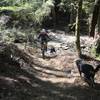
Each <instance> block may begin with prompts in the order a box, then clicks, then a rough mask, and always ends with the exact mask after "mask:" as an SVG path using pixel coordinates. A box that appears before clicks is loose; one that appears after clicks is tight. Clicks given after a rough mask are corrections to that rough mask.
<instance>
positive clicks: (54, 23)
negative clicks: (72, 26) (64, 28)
mask: <svg viewBox="0 0 100 100" xmlns="http://www.w3.org/2000/svg"><path fill="white" fill-rule="evenodd" d="M52 16H53V27H54V29H55V28H56V12H55V7H53V8H52Z"/></svg>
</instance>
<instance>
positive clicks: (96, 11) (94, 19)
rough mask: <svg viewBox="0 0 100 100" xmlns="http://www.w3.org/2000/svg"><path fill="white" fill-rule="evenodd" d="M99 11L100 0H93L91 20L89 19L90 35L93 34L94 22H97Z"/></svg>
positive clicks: (92, 35)
mask: <svg viewBox="0 0 100 100" xmlns="http://www.w3.org/2000/svg"><path fill="white" fill-rule="evenodd" d="M99 13H100V0H95V5H94V10H93V15H92V21H91V27H90V36H91V37H94V36H95V27H96V24H97V23H98V18H99ZM99 19H100V18H99Z"/></svg>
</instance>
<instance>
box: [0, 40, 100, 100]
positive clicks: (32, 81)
mask: <svg viewBox="0 0 100 100" xmlns="http://www.w3.org/2000/svg"><path fill="white" fill-rule="evenodd" d="M74 41H75V40H74ZM54 43H55V41H54ZM56 43H57V44H59V43H60V42H56ZM61 44H62V43H61ZM68 44H69V43H68ZM72 44H73V42H72ZM72 44H70V45H69V46H68V48H69V49H65V47H64V45H63V48H62V47H61V48H60V50H59V49H58V48H56V49H57V56H56V57H54V58H47V59H42V57H41V52H40V50H36V49H35V50H36V51H35V50H34V48H31V50H30V52H28V49H29V48H27V49H26V50H23V45H19V44H18V45H17V46H18V48H15V49H14V51H13V53H14V54H15V55H17V57H20V58H22V59H20V61H19V62H20V64H19V63H17V62H16V63H15V62H13V61H11V60H9V61H7V60H6V59H4V58H3V57H2V58H0V59H1V60H2V61H1V60H0V69H1V70H0V100H85V99H86V100H100V83H99V82H100V77H99V76H100V73H98V74H97V75H96V81H97V86H96V88H95V89H91V88H89V87H88V86H87V85H86V84H84V82H83V81H82V80H81V79H80V77H79V73H78V71H77V69H76V67H75V64H74V60H75V59H76V58H77V56H76V51H74V50H73V46H71V45H72ZM50 45H51V44H50ZM55 46H56V45H55ZM57 46H58V45H57ZM61 46H62V45H61ZM70 46H71V47H70ZM13 48H14V46H13ZM18 50H19V52H17V51H18ZM23 55H24V56H23ZM10 61H11V62H10ZM90 63H91V64H92V63H94V61H90Z"/></svg>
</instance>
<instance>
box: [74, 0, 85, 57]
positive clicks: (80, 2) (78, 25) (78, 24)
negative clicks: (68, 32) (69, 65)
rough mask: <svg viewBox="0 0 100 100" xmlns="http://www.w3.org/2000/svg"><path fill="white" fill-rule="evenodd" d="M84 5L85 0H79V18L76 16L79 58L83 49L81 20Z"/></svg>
mask: <svg viewBox="0 0 100 100" xmlns="http://www.w3.org/2000/svg"><path fill="white" fill-rule="evenodd" d="M82 3H83V0H79V3H78V9H77V16H76V31H75V35H76V49H77V52H78V56H79V57H80V56H81V48H80V19H81V13H82Z"/></svg>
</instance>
